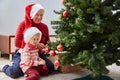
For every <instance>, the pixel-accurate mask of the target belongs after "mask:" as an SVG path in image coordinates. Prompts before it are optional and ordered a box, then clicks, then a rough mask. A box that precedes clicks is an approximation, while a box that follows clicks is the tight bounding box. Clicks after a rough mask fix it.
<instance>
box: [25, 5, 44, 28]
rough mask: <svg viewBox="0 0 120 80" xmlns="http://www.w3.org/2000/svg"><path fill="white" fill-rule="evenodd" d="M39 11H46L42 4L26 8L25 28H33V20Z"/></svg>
mask: <svg viewBox="0 0 120 80" xmlns="http://www.w3.org/2000/svg"><path fill="white" fill-rule="evenodd" d="M39 10H43V11H45V10H44V7H43V6H42V5H40V4H29V5H28V6H26V8H25V28H29V27H31V26H32V20H31V19H33V17H34V16H35V14H36V13H37V12H38V11H39Z"/></svg>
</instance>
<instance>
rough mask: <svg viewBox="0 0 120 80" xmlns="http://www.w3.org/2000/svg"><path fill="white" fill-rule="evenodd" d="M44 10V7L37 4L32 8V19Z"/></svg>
mask: <svg viewBox="0 0 120 80" xmlns="http://www.w3.org/2000/svg"><path fill="white" fill-rule="evenodd" d="M40 9H42V10H43V11H44V7H43V6H42V5H40V4H35V5H33V6H32V9H31V11H30V17H31V19H33V17H34V16H35V14H36V13H37V12H38V11H39V10H40Z"/></svg>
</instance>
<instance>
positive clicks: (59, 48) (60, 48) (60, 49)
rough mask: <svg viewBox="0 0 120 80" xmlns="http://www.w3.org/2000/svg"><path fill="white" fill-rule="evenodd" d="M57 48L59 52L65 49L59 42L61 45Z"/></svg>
mask: <svg viewBox="0 0 120 80" xmlns="http://www.w3.org/2000/svg"><path fill="white" fill-rule="evenodd" d="M57 50H58V51H59V52H62V51H63V46H62V44H59V45H58V46H57Z"/></svg>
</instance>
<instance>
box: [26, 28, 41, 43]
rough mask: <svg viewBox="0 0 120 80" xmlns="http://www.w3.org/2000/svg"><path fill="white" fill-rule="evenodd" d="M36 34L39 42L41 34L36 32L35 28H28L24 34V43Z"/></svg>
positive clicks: (38, 31)
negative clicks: (38, 35)
mask: <svg viewBox="0 0 120 80" xmlns="http://www.w3.org/2000/svg"><path fill="white" fill-rule="evenodd" d="M37 33H39V34H40V37H39V41H40V40H41V37H42V32H41V31H40V30H38V29H37V28H36V27H30V28H28V29H26V30H25V33H24V41H25V43H27V42H28V41H29V40H30V39H31V38H32V37H33V36H34V35H35V34H37Z"/></svg>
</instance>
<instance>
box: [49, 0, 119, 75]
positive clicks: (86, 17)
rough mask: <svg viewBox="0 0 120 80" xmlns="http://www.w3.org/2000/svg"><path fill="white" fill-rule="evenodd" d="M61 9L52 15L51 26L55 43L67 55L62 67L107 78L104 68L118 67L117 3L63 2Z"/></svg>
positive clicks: (102, 0) (112, 0)
mask: <svg viewBox="0 0 120 80" xmlns="http://www.w3.org/2000/svg"><path fill="white" fill-rule="evenodd" d="M62 4H63V5H64V8H62V9H61V10H59V11H54V12H55V13H56V14H57V15H58V16H59V19H58V20H54V21H52V22H51V24H52V27H53V29H55V33H56V36H57V39H58V40H57V42H53V43H52V42H51V43H50V42H49V44H50V45H51V46H53V47H52V49H54V50H55V49H56V46H57V45H58V44H61V45H62V46H63V47H64V51H66V53H64V54H61V55H60V56H59V59H60V62H61V64H62V65H66V64H76V63H79V62H80V63H81V64H82V65H84V66H85V67H86V68H87V69H88V70H90V71H91V72H92V75H93V77H97V76H99V75H102V74H107V73H108V72H109V70H108V69H107V68H106V66H108V65H111V64H113V63H116V64H117V65H119V64H120V62H119V59H120V50H119V47H120V10H119V9H120V0H62Z"/></svg>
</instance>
